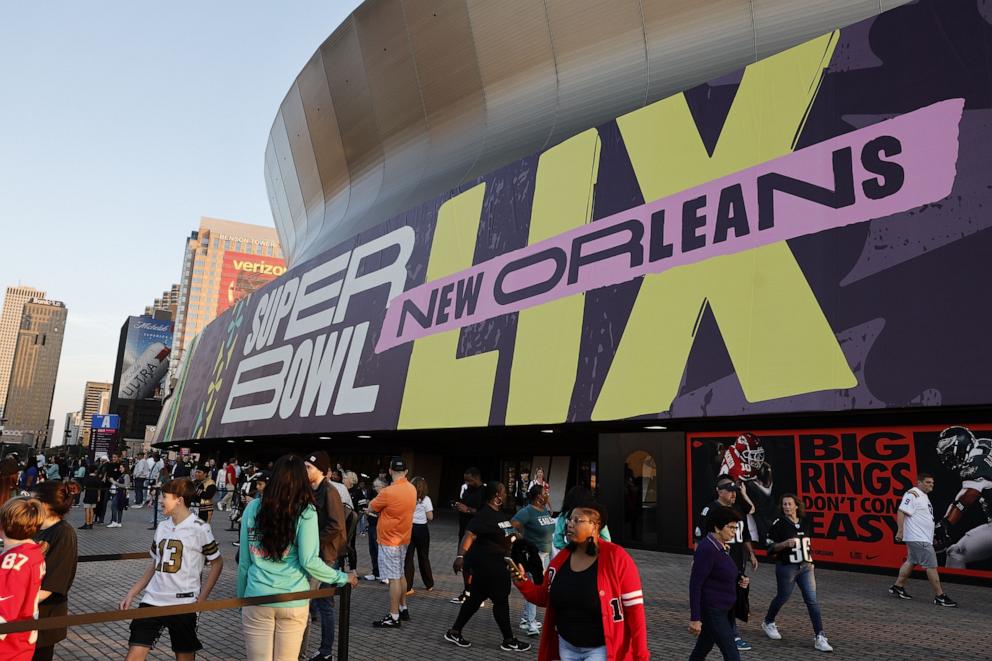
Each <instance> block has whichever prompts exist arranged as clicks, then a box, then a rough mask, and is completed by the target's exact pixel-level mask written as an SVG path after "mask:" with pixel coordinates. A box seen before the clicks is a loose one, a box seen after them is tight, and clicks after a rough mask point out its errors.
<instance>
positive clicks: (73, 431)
mask: <svg viewBox="0 0 992 661" xmlns="http://www.w3.org/2000/svg"><path fill="white" fill-rule="evenodd" d="M82 433H83V414H82V412H81V411H69V412H68V413H66V414H65V426H64V427H63V428H62V441H61V444H62V445H79V442H80V440H82ZM52 440H53V441H54V440H55V439H54V438H53V439H52ZM53 445H57V444H55V443H53Z"/></svg>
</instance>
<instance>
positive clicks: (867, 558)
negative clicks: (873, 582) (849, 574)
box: [865, 555, 881, 560]
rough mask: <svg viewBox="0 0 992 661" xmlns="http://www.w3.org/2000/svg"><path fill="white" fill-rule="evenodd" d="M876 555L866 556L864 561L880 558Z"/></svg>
mask: <svg viewBox="0 0 992 661" xmlns="http://www.w3.org/2000/svg"><path fill="white" fill-rule="evenodd" d="M880 557H881V556H878V555H866V556H865V560H874V559H875V558H880Z"/></svg>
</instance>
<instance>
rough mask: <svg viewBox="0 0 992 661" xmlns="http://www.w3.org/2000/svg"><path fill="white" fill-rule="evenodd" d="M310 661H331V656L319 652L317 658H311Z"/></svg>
mask: <svg viewBox="0 0 992 661" xmlns="http://www.w3.org/2000/svg"><path fill="white" fill-rule="evenodd" d="M310 661H331V655H330V654H321V653H320V652H317V655H316V656H312V657H310Z"/></svg>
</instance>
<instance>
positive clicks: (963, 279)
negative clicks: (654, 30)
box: [158, 0, 992, 441]
mask: <svg viewBox="0 0 992 661" xmlns="http://www.w3.org/2000/svg"><path fill="white" fill-rule="evenodd" d="M989 21H990V17H989V15H988V12H987V9H985V5H984V4H982V3H978V2H975V1H973V0H969V1H961V2H935V1H932V0H925V1H923V2H919V3H916V4H912V5H907V6H903V7H900V8H898V9H895V10H892V11H889V12H886V13H884V14H882V15H881V16H879V17H877V18H874V19H870V20H868V21H864V22H862V23H859V24H856V25H853V26H851V27H849V28H845V29H844V30H842V31H841V34H840V38H839V43H838V45H837V47H836V50H835V54H834V56H833V59H832V60H831V62H830V65H829V67H828V69H827V71H826V73H825V76H824V78H823V80H822V83H821V87H820V91H819V93H818V95H817V98H816V101H815V102H814V104H813V106H812V107H811V109H810V112H809V115H808V118H807V121H806V123H805V125H804V128H803V131H802V134H801V135H800V136H799V139H798V143H797V145H796V149H797V151H799V150H803V149H805V148H807V147H810V146H813V145H817V144H819V143H822V142H824V141H827V140H832V139H835V138H838V137H839V136H845V135H847V134H850V133H851V132H852V131H856V130H858V129H861V128H864V127H873V126H875V125H878V124H879V123H881V122H884V121H886V120H890V119H892V118H894V117H899V116H901V115H906V114H907V113H912V112H914V111H917V110H919V109H920V108H925V107H927V106H930V105H932V104H935V103H939V102H942V101H947V100H950V99H963V100H964V110H963V114H962V115H961V120H960V136H959V143H958V144H959V153H958V158H957V176H956V178H955V179H954V182H953V186H952V188H951V191H950V194H949V195H947V196H946V197H944V198H943V199H941V200H939V201H936V202H933V203H928V204H925V205H924V206H921V207H917V208H912V209H908V210H906V211H900V212H898V213H894V214H892V215H889V216H886V217H882V218H878V219H876V220H872V221H870V222H863V223H856V224H852V225H848V226H846V227H839V228H836V229H831V230H827V231H821V232H817V233H815V234H809V235H805V236H801V237H798V238H794V239H791V240H789V242H788V244H789V247H790V249H791V251H792V253H793V254H794V256H795V258H796V260H797V262H798V264H799V265H800V268H801V269H802V272H803V275H804V276H805V278H806V280H807V282H808V283H809V285H810V287H811V289H812V291H813V293H814V295H815V296H816V299H817V301H818V302H819V304H820V306H821V308H822V310H823V313H824V315H825V316H826V319H827V321H828V322H829V324H830V326H831V328H833V329H834V330H835V332H836V336H837V339H838V342H839V344H840V346H841V348H842V350H843V352H844V354H845V356H846V358H847V362H848V364H849V365H850V366H851V369H852V370H853V371H854V374H855V376H856V377H857V382H858V385H857V386H856V387H854V388H851V389H849V390H843V391H823V392H815V393H809V394H804V395H798V396H795V397H786V398H781V399H775V400H770V401H765V402H758V403H750V402H748V401H747V400H746V399H745V398H744V396H743V393H742V391H741V388H740V385H739V383H738V381H737V377H736V375H735V373H734V370H733V366H732V364H731V361H730V359H729V356H728V354H727V351H726V348H725V346H724V343H723V339H722V337H721V335H720V332H719V329H718V328H717V326H716V323H715V320H714V318H713V316H712V313H711V312H709V311H708V310H707V311H705V312H704V314H703V316H702V317H701V319H700V320H699V323H698V328H697V329H696V333H695V340H694V344H693V349H692V352H691V354H690V356H689V360H688V363H687V365H686V369H685V373H684V377H683V384H682V387H681V389H680V391H679V394H678V396H677V397H676V398H675V400H674V402H673V403H672V405H671V407H670V408H669V409H668V410H667V411H658V412H656V413H654V414H651V415H650V416H647V417H659V418H666V417H701V416H733V415H741V414H775V413H782V412H795V411H835V410H855V409H879V408H893V407H907V406H946V405H956V406H957V405H976V404H987V403H988V402H990V401H992V369H990V368H992V358H990V352H989V351H987V350H986V349H985V347H986V346H987V337H986V335H987V329H988V328H989V327H990V326H992V311H990V310H989V306H987V305H986V304H985V300H984V298H982V297H980V293H981V292H984V291H985V289H986V287H987V286H988V285H989V283H990V282H992V260H989V259H988V255H990V254H992V232H989V231H988V229H989V227H990V226H992V214H990V213H989V209H990V208H992V174H990V166H989V159H988V154H989V153H992V75H990V63H989V60H988V53H989V52H992V25H990V23H989ZM739 82H740V73H737V74H731V75H728V76H725V77H723V78H721V79H719V80H716V81H714V82H712V83H711V84H708V85H701V86H699V87H697V88H694V89H691V90H688V91H687V92H686V93H685V95H686V99H687V101H688V103H689V107H690V109H691V111H692V114H693V117H694V119H695V121H696V124H697V128H698V129H699V132H700V135H701V136H702V138H703V142H704V144H705V145H706V146H707V148H708V149H709V150H710V151H711V152H712V149H713V147H714V145H715V143H716V140H717V138H718V136H719V134H720V130H721V128H722V126H723V122H724V119H725V117H726V114H727V110H728V108H729V106H730V103H731V102H732V101H733V99H734V96H735V94H736V91H737V86H738V84H739ZM598 131H599V135H600V138H601V140H602V148H601V152H600V164H599V180H598V182H597V186H596V195H595V203H594V208H593V223H592V224H591V225H590V227H595V226H596V225H597V223H598V222H600V221H602V220H604V219H608V218H611V217H613V216H615V215H616V214H618V213H620V212H623V211H626V210H630V209H634V208H637V207H642V206H643V205H645V202H646V200H644V198H643V195H642V194H641V191H640V188H639V187H638V184H637V180H636V178H635V176H634V173H633V170H632V167H631V164H630V160H629V158H628V155H627V151H626V146H625V145H624V143H623V140H622V138H621V136H620V133H619V130H618V129H617V125H616V122H609V123H606V124H604V125H602V126H600V127H599V128H598ZM923 137H925V136H923ZM538 159H539V155H535V156H533V157H529V158H526V159H523V160H521V161H518V162H516V163H513V164H511V165H508V166H506V167H504V168H502V169H500V170H498V171H496V172H494V173H492V174H490V175H487V176H486V177H483V178H482V179H480V180H479V181H476V182H470V183H469V184H466V185H465V186H464V187H462V188H461V189H459V190H456V191H452V192H451V193H450V194H448V195H445V196H441V197H439V198H436V199H433V200H430V201H427V202H425V203H423V204H422V205H420V206H418V207H416V208H414V209H411V210H409V211H408V212H406V213H404V214H401V215H399V216H397V217H396V218H393V219H391V220H389V221H388V222H386V223H384V224H383V225H382V226H380V227H378V228H376V229H375V230H373V231H370V232H367V233H365V234H363V235H360V236H358V237H356V238H355V239H354V240H352V241H349V242H347V243H346V244H345V245H341V246H338V247H336V248H335V249H333V250H331V251H329V252H328V253H326V254H324V255H321V256H320V257H318V258H316V259H315V260H311V261H310V262H309V263H304V264H300V265H297V266H296V267H295V268H294V269H292V270H291V271H290V272H289V273H288V274H287V275H286V276H283V278H281V279H280V280H279V281H276V282H274V283H272V284H270V285H268V288H274V287H276V286H278V285H279V283H280V282H282V281H285V280H286V279H287V278H290V277H293V276H294V275H298V274H299V273H301V272H303V271H305V270H307V269H308V268H311V267H312V266H313V265H314V264H316V263H320V262H325V261H327V260H329V259H331V258H333V257H335V256H337V255H339V254H341V253H343V252H345V251H347V250H350V249H351V248H352V247H354V246H355V245H359V244H363V243H366V242H367V241H369V240H370V239H372V238H374V237H376V236H381V235H383V234H385V233H387V232H389V231H391V230H393V229H395V228H397V227H400V226H402V225H408V226H410V227H412V228H413V229H414V231H415V234H416V244H415V247H414V251H413V255H412V257H411V259H410V262H409V266H408V280H407V283H406V290H407V291H408V292H409V291H410V290H412V289H413V288H414V287H418V286H420V285H423V284H424V282H425V274H426V264H427V261H428V257H429V251H430V246H431V243H432V241H433V234H434V227H435V222H436V219H437V213H438V209H439V207H440V206H441V204H443V203H444V202H445V201H446V200H447V199H450V197H452V196H453V195H455V194H458V193H460V192H463V191H465V190H468V189H469V188H471V187H472V186H474V185H477V184H478V183H479V182H480V181H485V182H486V183H487V187H486V190H487V193H486V199H485V202H484V205H483V215H482V219H481V223H480V227H479V234H478V236H477V237H476V243H475V245H476V248H475V255H474V258H473V264H475V265H480V264H483V263H484V262H486V261H488V260H491V259H494V258H497V257H499V256H501V255H505V254H507V253H509V252H510V251H513V250H519V249H523V248H525V247H526V246H527V230H528V226H529V222H530V210H531V200H532V198H533V189H534V183H535V174H536V166H537V162H538ZM732 240H733V239H728V242H730V241H732ZM639 288H640V278H635V279H633V280H631V281H629V282H623V283H621V284H615V285H610V286H606V287H601V288H599V289H593V290H591V291H589V292H587V293H586V295H585V297H584V309H585V314H584V323H583V329H582V338H581V345H580V354H579V356H580V357H579V362H578V368H577V371H576V374H575V386H574V390H573V395H572V399H571V402H570V405H569V410H568V415H567V419H568V420H569V421H583V420H589V419H590V418H591V414H592V410H593V407H594V405H595V403H596V399H597V397H598V395H599V392H600V390H601V388H602V385H603V380H604V377H605V375H606V373H607V372H608V370H609V367H610V364H611V362H612V359H613V355H614V353H615V351H616V348H617V344H618V343H619V342H620V341H621V338H622V336H623V330H624V327H625V325H626V323H627V319H628V316H629V314H630V310H631V307H632V305H633V302H634V299H635V298H636V296H637V293H638V290H639ZM259 296H260V293H259V292H256V293H255V294H254V295H253V296H252V300H249V301H247V302H246V303H245V305H244V307H242V308H241V309H240V313H241V314H244V315H245V316H247V315H248V314H250V312H251V310H253V305H254V303H255V302H257V300H258V297H259ZM359 303H360V304H359ZM385 308H386V288H381V289H379V290H377V291H373V292H371V293H370V294H368V295H365V296H364V297H363V298H362V299H361V301H360V302H355V303H354V304H353V305H352V306H350V307H349V313H348V317H349V318H348V319H346V320H345V322H344V323H346V324H357V323H361V322H363V321H371V327H370V329H369V341H368V343H367V347H366V351H365V353H364V354H363V355H362V365H361V369H360V372H359V383H358V384H357V385H364V384H379V386H380V392H379V399H378V403H377V406H376V408H375V410H374V411H372V412H370V413H362V414H349V415H344V416H335V417H330V416H327V417H319V416H313V417H309V418H293V417H291V418H289V419H281V418H279V417H278V416H276V417H274V418H273V419H269V420H258V421H254V422H248V423H237V424H229V425H220V422H219V421H220V415H219V414H215V415H214V416H213V417H212V418H211V421H210V423H209V424H204V421H205V418H206V416H205V409H204V403H205V402H207V401H208V400H209V398H210V396H211V388H214V389H215V390H216V392H214V393H213V395H214V398H215V399H216V400H217V401H218V402H219V403H218V404H217V406H218V407H220V409H223V406H224V404H225V402H226V401H227V394H228V389H229V387H230V381H231V377H232V376H233V374H234V372H235V370H236V368H237V363H238V360H239V354H238V351H235V353H234V357H233V359H232V360H231V362H230V364H228V365H226V367H225V369H224V370H222V373H221V374H220V375H219V376H220V377H222V378H221V379H220V380H219V381H218V379H217V376H218V375H217V374H215V373H214V372H213V371H212V370H213V369H214V366H215V364H216V361H215V359H216V358H217V356H219V355H221V354H222V353H223V352H224V351H225V350H226V348H227V347H228V346H230V345H229V342H231V341H232V338H233V342H234V343H235V346H240V345H241V344H243V341H244V337H245V333H246V332H247V322H246V321H245V320H244V319H242V321H241V323H240V324H239V323H237V319H236V315H237V312H238V311H235V310H229V311H227V312H226V313H225V314H224V316H222V317H220V318H219V319H218V320H217V321H215V322H214V323H213V324H211V325H210V326H209V327H208V328H207V329H206V330H205V331H204V332H203V334H202V336H201V338H200V341H199V343H198V345H197V347H196V351H195V355H193V356H191V360H190V361H189V367H188V369H187V373H186V380H185V382H184V387H183V390H182V392H181V393H177V394H176V395H175V397H174V401H172V402H171V406H170V413H169V414H168V415H167V416H165V417H164V419H163V420H162V421H160V425H159V427H160V429H163V430H168V431H167V432H166V433H164V434H163V435H160V437H159V439H158V440H160V441H168V440H181V439H189V438H193V437H205V438H216V437H235V436H252V435H277V434H287V433H307V432H310V433H314V432H324V433H326V432H333V431H348V430H375V429H395V428H396V427H397V422H398V418H399V410H400V404H401V401H402V397H403V390H404V384H405V380H406V370H407V366H408V363H409V358H410V352H411V346H412V344H411V343H406V344H403V345H400V346H396V347H394V348H392V349H389V350H386V351H383V352H381V353H378V354H377V353H375V352H373V350H372V347H373V346H375V345H376V343H377V342H378V341H379V339H380V334H381V331H382V327H383V319H384V316H385ZM246 310H247V312H245V311H246ZM516 318H517V315H516V314H502V315H500V316H497V317H494V318H491V319H488V320H486V321H483V322H481V323H477V324H475V325H472V326H468V327H466V328H464V329H462V330H461V331H460V335H459V341H458V352H457V355H458V356H459V357H466V356H471V355H476V354H480V353H485V352H491V351H496V352H498V364H497V368H496V375H495V384H494V388H493V399H492V402H491V408H490V411H491V412H490V424H503V423H504V421H505V416H506V401H507V393H508V389H509V373H510V365H511V363H512V357H513V349H514V341H515V336H516V325H517V319H516ZM306 339H307V337H301V338H296V339H295V340H294V341H292V342H291V344H292V345H293V346H294V347H297V346H298V345H299V343H300V342H302V341H304V340H306ZM211 384H215V385H214V386H211ZM216 384H219V385H216ZM444 425H445V421H444V420H438V421H437V426H444Z"/></svg>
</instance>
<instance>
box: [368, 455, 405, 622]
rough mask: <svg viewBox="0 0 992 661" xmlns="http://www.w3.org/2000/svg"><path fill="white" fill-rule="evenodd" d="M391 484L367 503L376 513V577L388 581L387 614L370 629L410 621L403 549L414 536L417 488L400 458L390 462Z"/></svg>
mask: <svg viewBox="0 0 992 661" xmlns="http://www.w3.org/2000/svg"><path fill="white" fill-rule="evenodd" d="M389 474H390V476H391V477H392V478H393V483H392V484H390V485H389V486H388V487H386V488H385V489H383V490H382V491H380V492H379V495H378V496H376V497H375V498H374V499H372V502H370V503H369V511H371V512H375V513H378V515H379V523H378V524H377V526H376V535H377V538H378V543H379V576H380V577H381V578H385V579H389V613H387V614H386V616H385V617H384V618H382V619H381V620H376V621H375V622H373V623H372V626H374V627H376V628H378V629H395V628H399V627H400V622H401V621H409V620H410V611H409V610H407V607H406V591H407V584H406V571H405V564H406V547H407V545H408V544H409V543H410V538H411V536H412V534H413V510H414V509H415V508H416V506H417V488H416V487H414V486H413V485H412V484H410V483H409V482H407V479H406V462H404V461H403V458H402V457H393V458H392V459H390V460H389Z"/></svg>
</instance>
